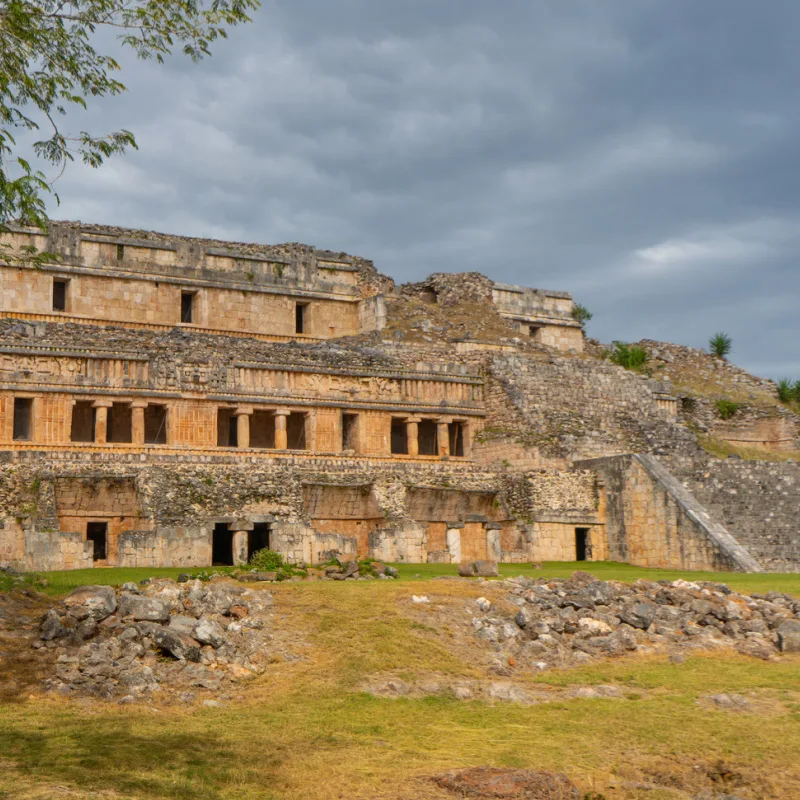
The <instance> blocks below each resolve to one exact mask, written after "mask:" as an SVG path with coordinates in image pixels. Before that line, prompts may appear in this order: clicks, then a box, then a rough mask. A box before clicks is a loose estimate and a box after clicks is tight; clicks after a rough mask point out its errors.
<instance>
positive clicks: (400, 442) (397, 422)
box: [392, 417, 408, 456]
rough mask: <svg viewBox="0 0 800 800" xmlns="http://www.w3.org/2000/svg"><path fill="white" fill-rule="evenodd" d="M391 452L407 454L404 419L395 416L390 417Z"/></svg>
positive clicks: (406, 429)
mask: <svg viewBox="0 0 800 800" xmlns="http://www.w3.org/2000/svg"><path fill="white" fill-rule="evenodd" d="M392 454H393V455H397V456H407V455H408V428H407V425H406V421H405V420H404V419H400V418H397V417H395V418H393V419H392Z"/></svg>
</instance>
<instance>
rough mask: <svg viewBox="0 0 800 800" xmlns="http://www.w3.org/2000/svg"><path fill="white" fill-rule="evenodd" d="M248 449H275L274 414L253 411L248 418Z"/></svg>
mask: <svg viewBox="0 0 800 800" xmlns="http://www.w3.org/2000/svg"><path fill="white" fill-rule="evenodd" d="M250 447H256V448H259V449H262V450H274V449H275V414H273V413H272V412H271V411H254V412H253V415H252V416H251V417H250Z"/></svg>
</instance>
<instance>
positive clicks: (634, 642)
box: [472, 572, 800, 669]
mask: <svg viewBox="0 0 800 800" xmlns="http://www.w3.org/2000/svg"><path fill="white" fill-rule="evenodd" d="M503 584H504V586H505V587H507V589H508V595H507V598H508V600H510V601H511V603H513V604H514V605H515V606H517V607H518V611H517V612H516V614H514V615H508V614H507V613H505V612H503V611H501V610H500V609H499V608H498V607H496V606H492V605H491V604H489V603H488V601H486V599H485V598H480V600H483V601H484V602H482V603H481V602H480V600H479V601H478V603H477V605H478V608H479V610H480V611H481V612H482V614H481V616H476V617H474V618H473V620H472V627H473V629H474V635H475V636H476V637H477V638H478V639H479V640H483V641H486V642H489V643H491V644H492V645H493V646H494V647H495V649H496V650H498V651H499V652H500V653H502V654H503V655H504V656H505V657H506V661H507V660H508V659H513V660H514V662H515V663H519V662H520V661H522V662H523V663H530V664H531V665H533V666H535V667H536V668H538V669H546V668H548V667H556V666H570V665H574V664H580V663H585V662H586V661H588V660H591V659H592V658H594V657H610V656H619V655H624V654H625V653H631V652H634V651H639V652H669V653H677V652H678V651H679V650H681V649H685V648H706V649H707V648H713V647H720V646H723V647H733V648H735V649H736V650H738V651H739V652H741V653H744V654H747V655H751V656H755V657H757V658H763V659H767V658H770V657H772V656H774V655H775V654H777V653H778V652H784V653H798V652H800V599H797V598H793V597H791V596H790V595H786V594H781V593H780V592H769V593H768V594H766V595H760V594H754V595H742V594H738V593H736V592H733V591H731V589H729V588H728V587H727V586H725V585H723V584H719V583H710V582H705V581H698V582H696V583H693V582H688V581H683V580H678V581H674V582H670V581H659V582H658V583H654V582H651V581H645V580H639V581H637V582H636V583H634V584H624V583H619V582H617V581H601V580H597V579H595V578H594V577H593V576H591V575H589V574H587V573H582V572H576V573H574V574H573V576H572V577H571V578H569V579H567V580H565V579H554V580H545V579H541V578H540V579H529V578H524V577H519V578H514V579H511V580H508V581H504V582H503ZM498 663H502V662H498Z"/></svg>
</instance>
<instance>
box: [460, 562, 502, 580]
mask: <svg viewBox="0 0 800 800" xmlns="http://www.w3.org/2000/svg"><path fill="white" fill-rule="evenodd" d="M458 574H459V575H460V576H461V577H462V578H496V577H497V576H498V575H499V574H500V573H499V572H498V569H497V562H496V561H467V562H465V563H463V564H460V565H459V567H458Z"/></svg>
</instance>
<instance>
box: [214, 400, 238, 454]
mask: <svg viewBox="0 0 800 800" xmlns="http://www.w3.org/2000/svg"><path fill="white" fill-rule="evenodd" d="M238 446H239V423H238V420H237V419H236V417H235V416H234V414H233V409H232V408H219V409H217V447H238Z"/></svg>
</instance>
